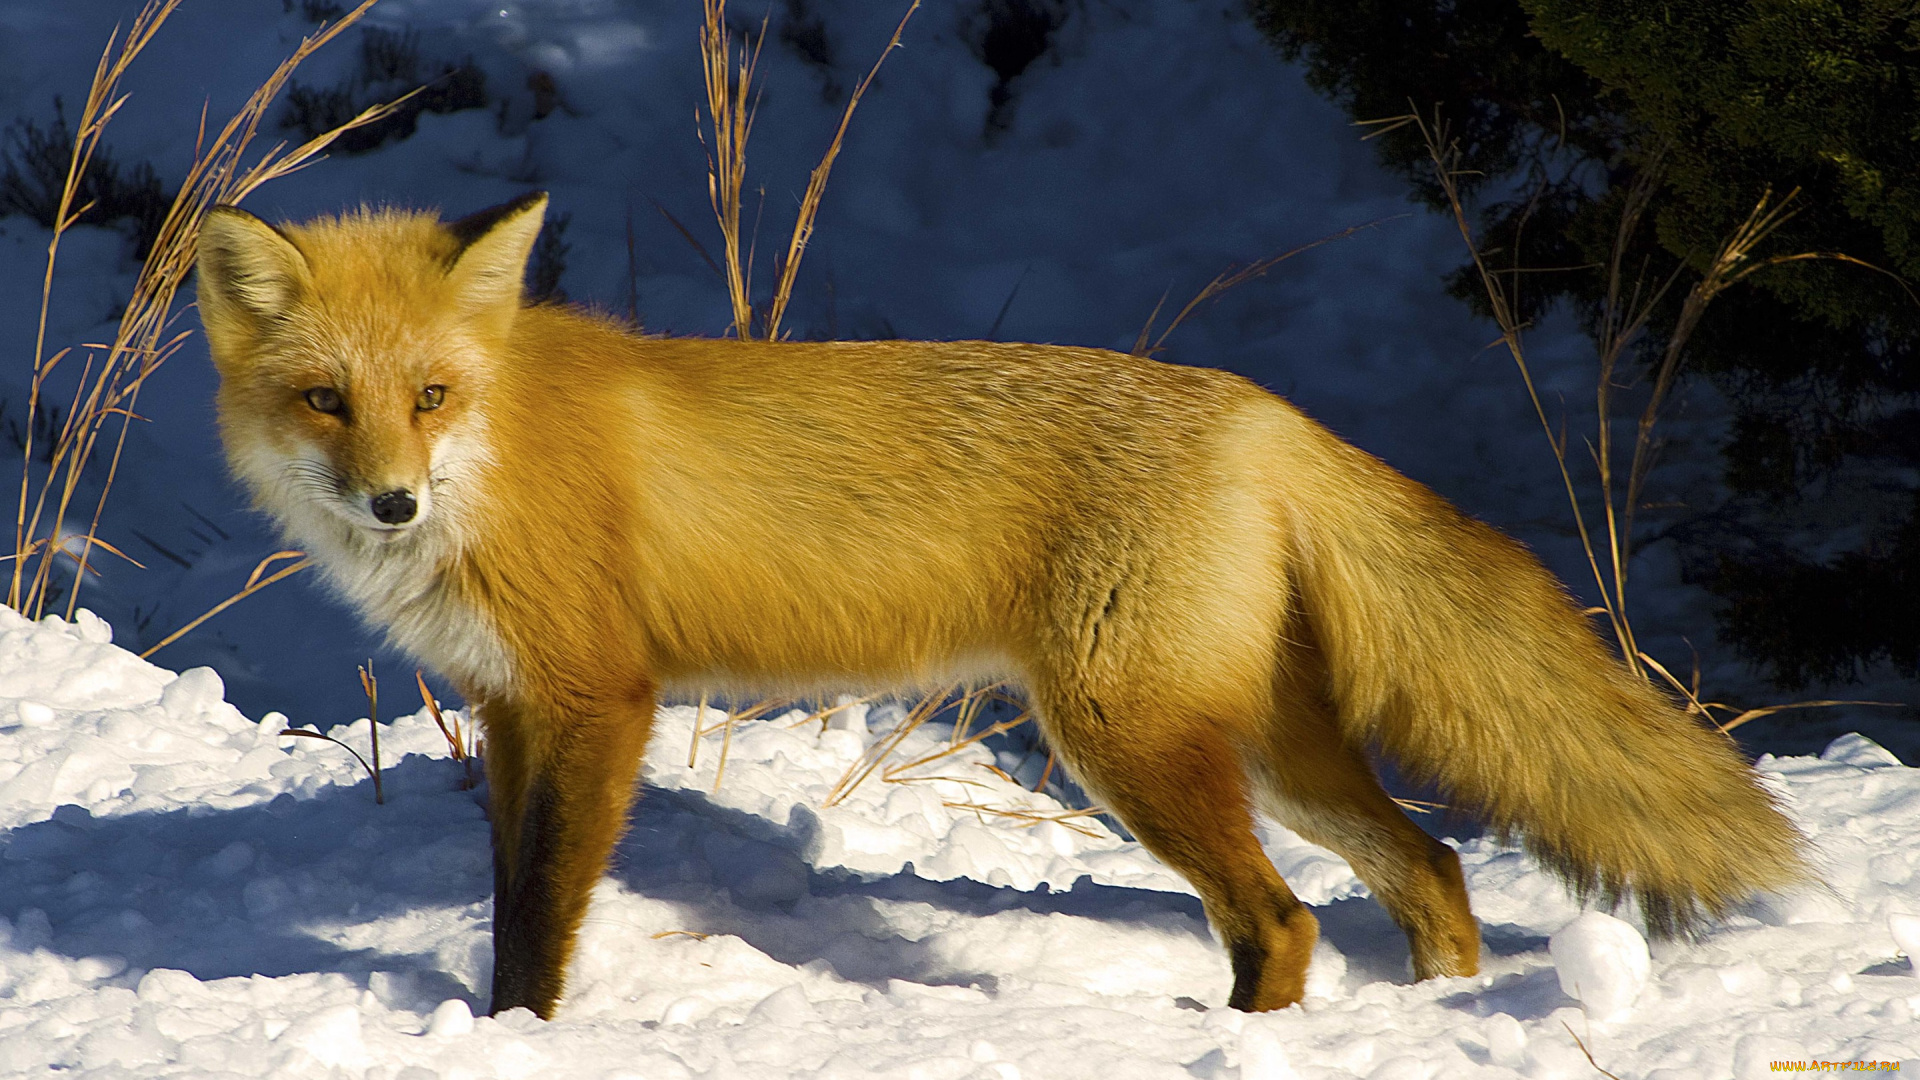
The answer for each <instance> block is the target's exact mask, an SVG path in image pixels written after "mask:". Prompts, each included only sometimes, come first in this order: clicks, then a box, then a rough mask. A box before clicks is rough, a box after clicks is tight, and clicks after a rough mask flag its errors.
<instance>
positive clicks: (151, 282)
mask: <svg viewBox="0 0 1920 1080" xmlns="http://www.w3.org/2000/svg"><path fill="white" fill-rule="evenodd" d="M179 2H180V0H149V2H148V3H147V4H146V6H145V7H143V8H142V9H141V10H140V13H139V14H138V15H137V16H136V17H135V18H134V20H133V22H132V24H131V25H130V26H129V27H128V29H127V31H126V33H125V34H124V35H122V34H121V33H119V32H118V31H117V30H116V31H115V33H114V34H113V35H112V36H110V37H109V39H108V42H107V45H106V48H105V50H104V51H103V52H102V53H101V57H100V62H99V64H98V66H97V67H96V68H95V70H94V73H93V79H92V82H91V84H90V85H89V87H88V91H87V97H86V103H85V105H84V106H83V107H82V108H81V111H80V116H79V121H78V123H77V125H76V127H75V132H74V141H73V154H72V158H71V161H70V164H69V167H68V170H67V176H66V182H65V184H64V186H63V188H62V191H61V196H60V201H59V209H58V213H57V215H56V218H55V221H54V225H53V235H52V238H51V239H50V240H49V241H48V244H47V259H46V270H45V274H44V276H43V278H42V280H41V292H40V311H39V320H38V325H37V329H36V332H35V337H34V354H33V378H32V381H31V383H30V389H29V399H28V415H30V416H31V415H35V410H36V409H37V408H39V407H40V405H41V403H42V400H43V399H45V398H47V397H49V396H50V395H51V394H52V388H51V386H50V381H49V380H50V379H51V377H52V376H53V375H54V373H55V372H56V371H58V370H60V368H61V366H62V364H63V363H64V364H65V365H66V366H67V367H68V368H69V369H70V368H71V367H72V366H74V364H75V363H76V357H75V350H74V349H72V348H65V349H61V350H59V351H58V352H55V353H52V354H51V355H49V354H48V352H47V323H48V311H49V308H50V306H51V301H52V295H53V272H54V266H55V264H56V263H57V261H58V258H59V253H60V244H61V240H62V239H63V238H64V236H65V235H66V233H67V231H68V230H69V229H70V228H72V226H73V225H74V223H75V222H77V221H78V220H79V218H80V215H81V214H83V213H84V212H85V211H86V207H85V206H84V205H76V203H77V198H78V192H79V191H80V190H81V181H82V178H83V177H84V176H85V174H86V170H87V167H88V165H89V163H90V162H92V160H93V158H94V155H95V153H96V151H97V150H98V149H99V147H100V143H101V139H102V137H103V136H104V134H105V131H106V128H107V125H108V124H109V123H110V122H111V121H112V119H113V118H114V116H115V115H116V114H117V113H118V112H119V110H120V107H121V106H122V105H124V104H125V103H126V100H127V98H126V95H125V94H124V93H123V92H122V90H121V84H122V81H123V79H124V78H125V76H126V73H127V71H128V69H129V68H130V67H131V66H132V64H133V62H134V61H135V59H136V58H138V56H139V55H140V53H141V52H142V50H144V49H145V48H146V46H147V45H148V44H149V43H150V42H151V41H152V40H153V36H154V34H155V33H156V32H157V31H158V30H159V29H160V27H161V25H162V24H164V23H165V22H166V20H167V18H168V17H169V16H171V15H172V14H173V12H174V9H175V8H177V7H178V6H179ZM374 2H375V0H364V2H363V3H361V4H360V5H359V6H357V7H355V8H354V9H353V10H352V11H350V12H348V13H347V14H346V15H345V16H343V17H342V18H340V19H339V20H338V21H336V22H334V23H332V24H330V25H327V26H324V27H322V28H321V29H320V30H318V31H317V32H316V33H314V34H313V35H311V36H309V37H306V38H304V39H302V40H301V42H300V44H299V46H298V47H297V48H295V50H294V51H293V53H292V55H290V56H289V57H288V58H287V59H286V60H285V61H283V62H282V63H281V64H280V66H279V67H278V68H277V69H275V71H274V72H273V74H272V75H271V76H269V77H268V78H267V80H266V81H265V82H264V83H262V84H261V85H260V87H259V88H258V89H256V90H255V91H254V93H253V94H252V96H251V97H249V98H248V99H247V102H246V104H245V105H243V106H242V107H241V108H240V110H239V111H238V112H236V113H235V114H234V115H233V116H232V118H230V119H229V120H228V121H227V122H226V123H225V124H224V125H222V126H221V127H220V128H219V129H217V130H215V131H212V132H209V130H208V127H207V117H206V114H205V112H204V110H203V112H202V114H201V118H200V128H199V135H198V137H197V138H196V142H195V149H194V160H193V164H192V166H191V168H190V169H189V170H188V172H187V176H186V178H185V180H184V182H183V183H182V184H181V185H180V190H179V194H178V195H177V196H176V197H175V199H174V202H173V205H172V207H171V208H170V209H169V210H168V212H167V215H166V218H165V220H164V221H163V222H162V224H161V226H160V230H159V234H158V237H157V239H156V240H155V241H154V244H153V247H152V250H151V251H150V252H149V254H148V255H147V258H146V262H145V263H144V264H143V265H142V266H141V269H140V275H139V277H138V279H137V280H136V282H135V285H134V289H133V295H132V297H131V298H130V299H129V300H128V302H127V306H126V309H125V311H124V313H123V314H122V316H121V319H120V323H119V325H118V327H117V328H116V330H115V333H114V337H113V340H112V341H110V342H106V343H101V344H89V345H84V346H81V347H80V351H81V356H80V357H79V358H78V360H77V363H78V365H79V367H80V372H79V377H78V379H77V380H76V382H75V384H74V387H73V390H72V392H71V395H70V396H69V404H68V408H67V411H66V414H65V420H64V422H63V423H62V424H61V426H60V430H59V431H58V432H57V433H56V434H55V435H54V436H53V444H54V445H53V448H52V450H51V452H47V451H45V450H44V449H43V448H36V447H35V446H34V445H33V442H34V433H33V432H32V430H31V428H30V427H29V430H28V432H27V435H26V446H25V447H24V448H23V450H22V454H21V461H22V465H21V472H20V486H19V492H18V499H17V505H16V510H15V515H14V544H13V555H12V561H13V567H12V574H11V577H10V581H9V584H8V588H7V604H8V606H10V607H12V608H13V609H15V610H16V611H19V612H21V613H22V614H25V615H27V616H29V617H31V618H38V617H39V616H40V615H42V614H44V613H45V609H46V607H47V604H48V602H49V597H50V595H51V592H50V590H51V588H52V586H53V585H54V579H53V568H54V565H55V556H56V555H64V556H66V557H68V558H70V559H71V560H73V562H74V564H75V570H74V574H73V581H74V584H73V588H72V589H71V590H69V593H68V596H67V604H66V611H65V613H66V616H67V618H69V619H71V618H72V617H73V613H74V611H75V610H76V607H77V605H78V603H79V594H80V587H81V584H82V583H83V582H84V581H85V580H86V576H87V573H88V572H89V564H90V562H91V560H92V559H93V557H94V549H96V548H99V549H101V550H104V551H107V552H109V553H112V554H116V555H117V554H119V550H118V549H117V548H115V547H114V546H113V545H112V544H110V543H108V542H107V541H105V540H104V539H102V538H101V537H100V535H99V529H100V519H101V515H102V513H103V511H104V510H105V507H106V500H107V495H108V493H109V492H110V491H111V490H112V488H113V482H114V479H115V477H116V475H117V474H118V471H119V466H120V458H121V454H122V453H123V451H124V449H125V446H126V436H127V429H128V424H129V422H130V421H132V420H133V419H135V418H136V416H137V413H136V409H137V406H138V401H139V396H140V390H141V387H142V386H143V385H144V384H145V382H146V380H147V379H148V378H149V377H150V376H152V375H153V373H154V372H155V371H156V370H158V369H159V368H160V366H161V365H162V364H163V363H165V361H166V360H167V359H168V358H169V357H170V356H172V355H173V354H174V352H176V351H177V350H178V349H179V348H180V346H181V344H182V343H183V342H184V341H185V339H186V337H187V335H188V334H189V333H190V331H187V330H181V329H177V328H175V326H174V319H175V318H177V317H178V314H179V312H178V311H176V309H175V300H176V299H177V298H178V294H179V290H180V287H181V284H182V283H183V282H184V281H185V279H186V276H187V273H188V271H189V270H191V269H192V267H193V260H194V253H195V248H196V245H197V243H198V239H199V230H200V222H201V220H202V218H203V217H204V215H205V214H206V211H207V209H208V208H209V207H211V206H214V205H216V204H221V203H237V202H239V201H241V200H242V199H244V198H246V197H247V195H249V194H250V193H252V192H253V191H254V190H255V189H256V188H258V187H260V185H262V184H265V183H267V182H269V181H271V180H274V179H277V178H279V177H282V176H285V175H287V174H288V173H290V172H293V171H295V170H296V169H299V168H301V167H302V166H304V165H306V164H308V163H309V162H311V161H313V160H314V159H315V158H316V157H317V156H319V155H320V154H321V153H322V152H323V151H325V150H326V148H327V146H328V145H329V144H331V143H332V142H333V141H334V140H335V139H337V138H338V137H339V136H340V135H341V133H343V132H345V131H348V130H350V129H352V128H355V127H358V126H361V125H364V124H367V123H371V122H373V121H375V120H378V119H379V118H380V117H382V116H384V115H386V113H387V112H388V111H390V110H391V109H392V108H393V106H394V104H397V103H390V104H388V105H381V106H376V107H374V108H371V109H368V110H366V111H365V112H362V113H361V114H360V115H358V116H356V117H354V118H353V119H352V120H351V121H349V122H348V123H346V124H344V125H342V126H341V127H339V128H336V129H334V130H333V131H329V132H325V133H323V134H321V135H320V136H318V137H316V138H314V139H311V140H308V141H307V142H305V143H302V144H300V145H299V146H296V147H293V148H291V149H289V148H287V146H286V144H284V143H279V144H276V145H274V146H273V147H272V148H270V149H268V150H267V151H265V152H264V153H261V154H259V155H258V156H256V157H254V158H252V159H251V161H249V160H248V157H247V151H248V148H249V146H250V145H251V144H252V142H253V139H254V137H255V135H256V134H257V133H258V131H259V128H260V125H261V123H262V121H263V120H264V119H265V117H266V112H267V109H268V107H269V106H270V105H271V104H272V103H273V101H274V99H275V98H276V97H277V96H278V94H279V93H280V91H281V90H282V89H283V88H284V87H285V86H286V84H287V82H288V80H289V79H290V78H291V76H292V74H293V72H294V70H295V69H296V68H297V67H299V65H300V64H301V63H302V62H303V61H305V60H306V58H307V57H309V56H311V55H312V54H313V52H314V51H315V50H317V49H319V48H320V47H321V46H323V45H325V44H326V43H327V42H329V41H331V40H333V39H334V38H335V37H337V36H339V34H340V32H341V31H342V30H343V29H345V28H346V27H348V26H350V25H352V24H353V23H354V22H356V21H357V20H359V18H360V17H361V16H362V15H364V14H365V13H366V11H367V9H368V8H370V7H372V6H373V3H374ZM115 418H117V419H118V420H119V421H120V423H119V426H118V428H117V429H112V430H109V428H108V422H109V421H110V420H113V419H115ZM103 436H106V437H108V438H109V440H110V442H109V445H110V446H111V448H112V450H111V455H110V457H109V458H108V465H107V473H106V477H105V479H104V481H103V482H102V483H101V485H100V494H99V497H98V499H97V500H96V501H95V502H94V505H93V506H92V508H91V510H90V511H89V510H87V509H85V508H84V507H82V506H80V505H77V499H78V497H79V491H80V487H81V480H82V476H83V470H84V469H85V467H86V465H87V463H88V462H89V461H91V460H93V458H94V456H95V452H96V450H97V449H99V448H100V440H101V438H102V437H103ZM36 452H39V453H40V454H41V455H42V456H44V458H45V459H46V460H45V462H44V463H37V462H36V461H35V456H36ZM82 515H83V516H84V517H85V520H86V523H87V524H86V528H85V531H84V532H82V531H79V530H77V529H70V528H69V526H70V524H71V523H73V522H74V519H75V518H76V517H77V516H82ZM122 557H124V556H122ZM283 576H285V575H284V574H282V575H276V576H274V577H273V578H272V580H273V581H277V580H280V578H281V577H283ZM257 581H258V572H257V571H256V576H255V579H254V582H250V583H249V584H254V583H255V582H257ZM267 583H268V584H270V583H271V582H270V581H269V582H267ZM250 591H251V590H242V592H243V593H249V594H250ZM223 607H224V605H223ZM210 614H211V613H210ZM204 618H205V617H203V618H202V619H201V620H197V621H196V622H195V623H193V624H191V625H194V626H197V625H198V624H199V622H200V621H204ZM190 628H191V626H190V627H189V629H190ZM182 632H184V631H182ZM178 636H179V635H178V634H175V635H172V636H170V637H169V638H168V639H167V640H168V641H172V640H173V639H174V638H175V637H178ZM162 644H165V642H163V643H162ZM158 647H159V646H155V648H158ZM151 651H152V650H149V652H151Z"/></svg>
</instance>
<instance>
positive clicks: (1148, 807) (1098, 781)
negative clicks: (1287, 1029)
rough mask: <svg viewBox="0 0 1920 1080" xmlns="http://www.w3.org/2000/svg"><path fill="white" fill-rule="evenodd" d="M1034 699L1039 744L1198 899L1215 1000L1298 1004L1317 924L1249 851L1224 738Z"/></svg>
mask: <svg viewBox="0 0 1920 1080" xmlns="http://www.w3.org/2000/svg"><path fill="white" fill-rule="evenodd" d="M1038 696H1039V698H1040V699H1041V712H1042V717H1043V722H1044V724H1045V726H1046V730H1047V734H1048V737H1049V738H1050V739H1051V740H1052V741H1053V743H1054V744H1055V746H1056V747H1057V748H1058V749H1059V750H1060V752H1061V754H1062V756H1063V757H1064V758H1065V759H1066V761H1067V763H1068V764H1069V765H1070V766H1072V768H1073V771H1074V774H1075V776H1076V777H1077V778H1078V779H1079V780H1080V781H1081V782H1082V783H1083V784H1084V785H1085V786H1086V787H1087V788H1088V790H1089V791H1091V792H1092V793H1093V794H1094V796H1095V798H1096V799H1098V800H1099V801H1100V802H1101V804H1102V805H1103V806H1105V807H1106V808H1107V809H1108V810H1110V811H1112V812H1113V813H1114V814H1115V815H1116V816H1118V817H1119V818H1120V820H1121V821H1123V822H1125V823H1126V826H1127V828H1128V829H1130V830H1132V832H1133V834H1134V836H1135V837H1137V838H1138V839H1139V840H1140V842H1141V843H1142V844H1144V845H1145V846H1146V848H1147V850H1149V851H1151V852H1153V853H1154V855H1156V856H1157V857H1159V859H1160V860H1161V861H1162V862H1165V863H1166V864H1167V865H1169V866H1171V867H1173V868H1174V869H1175V870H1177V871H1179V872H1180V874H1181V875H1182V876H1184V877H1185V878H1186V879H1187V881H1189V882H1190V883H1192V885H1193V887H1194V888H1195V890H1197V891H1198V892H1199V893H1200V898H1201V900H1202V902H1203V903H1204V904H1205V905H1206V911H1207V918H1208V920H1209V921H1211V922H1212V923H1213V926H1214V929H1215V930H1216V931H1217V932H1218V933H1219V935H1220V937H1221V938H1222V939H1223V940H1224V941H1225V943H1226V946H1227V953H1228V956H1229V958H1230V960H1231V962H1232V965H1233V995H1232V997H1230V998H1229V999H1228V1002H1227V1003H1228V1004H1229V1005H1231V1006H1232V1007H1234V1008H1236V1009H1242V1010H1245V1011H1248V1012H1259V1011H1263V1010H1267V1009H1279V1008H1285V1007H1286V1006H1288V1005H1292V1004H1294V1003H1295V1002H1297V1001H1299V1000H1300V998H1301V995H1302V994H1303V993H1304V992H1305V989H1306V976H1307V962H1308V960H1309V959H1310V958H1311V956H1312V954H1313V946H1314V942H1315V941H1317V940H1318V938H1319V924H1318V922H1316V921H1315V919H1314V917H1313V915H1312V914H1311V913H1309V912H1308V911H1307V909H1306V907H1305V906H1304V905H1302V904H1301V903H1300V901H1299V900H1298V899H1296V898H1295V897H1294V895H1293V891H1292V890H1291V889H1288V888H1287V884H1286V882H1284V881H1282V880H1281V879H1280V875H1279V873H1278V872H1277V871H1275V870H1274V868H1273V863H1272V862H1270V861H1269V860H1268V859H1267V855H1266V852H1265V851H1263V850H1261V847H1260V844H1259V841H1258V839H1257V838H1256V837H1255V835H1254V831H1253V813H1252V804H1251V803H1250V801H1249V799H1248V792H1247V786H1246V776H1245V773H1244V772H1243V770H1242V766H1241V762H1240V758H1239V755H1238V754H1237V753H1235V751H1234V749H1233V747H1232V745H1231V744H1230V743H1229V742H1228V740H1227V739H1226V738H1225V737H1224V736H1223V735H1222V734H1221V733H1220V731H1219V730H1218V729H1217V728H1214V727H1211V726H1209V725H1207V724H1206V723H1204V722H1201V721H1193V720H1182V719H1180V718H1177V717H1174V716H1172V715H1170V714H1158V713H1157V712H1156V711H1154V710H1147V709H1140V708H1132V707H1122V706H1118V705H1116V704H1114V703H1111V702H1103V701H1096V700H1094V699H1093V698H1091V697H1087V696H1084V695H1073V694H1067V693H1060V692H1057V691H1056V692H1053V693H1044V692H1043V693H1041V694H1040V695H1038Z"/></svg>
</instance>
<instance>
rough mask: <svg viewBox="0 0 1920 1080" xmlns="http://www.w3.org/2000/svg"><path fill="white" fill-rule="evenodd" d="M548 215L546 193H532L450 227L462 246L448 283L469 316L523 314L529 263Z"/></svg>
mask: <svg viewBox="0 0 1920 1080" xmlns="http://www.w3.org/2000/svg"><path fill="white" fill-rule="evenodd" d="M546 214H547V193H546V192H544V191H532V192H528V193H527V194H525V195H522V196H520V197H519V198H517V199H515V200H513V201H512V202H508V203H501V204H500V205H499V206H495V207H491V208H489V209H486V210H482V211H480V212H479V213H475V214H468V215H467V216H466V217H463V218H461V219H460V220H458V221H454V222H449V223H448V224H447V225H446V229H447V231H448V232H450V233H452V234H453V237H454V239H455V240H457V241H458V242H459V244H460V253H459V254H458V255H456V256H454V259H453V266H452V268H451V269H449V270H448V271H447V278H448V280H450V281H451V282H452V283H453V287H454V289H455V290H456V291H457V292H458V294H459V295H460V298H461V299H462V300H463V301H464V302H465V303H466V305H467V306H468V308H469V309H470V310H472V311H474V312H499V313H503V314H506V315H508V316H511V314H512V313H513V312H514V311H516V310H518V309H519V307H520V293H521V289H522V284H521V283H522V281H523V280H524V279H525V277H526V273H527V257H528V256H529V255H531V254H532V253H533V242H534V240H535V239H536V238H538V237H539V235H540V226H541V223H542V222H544V221H545V220H546Z"/></svg>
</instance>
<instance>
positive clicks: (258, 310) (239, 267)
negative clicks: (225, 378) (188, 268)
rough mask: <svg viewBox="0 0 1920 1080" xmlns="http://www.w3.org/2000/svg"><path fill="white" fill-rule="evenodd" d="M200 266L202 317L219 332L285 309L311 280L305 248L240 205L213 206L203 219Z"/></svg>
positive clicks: (274, 314)
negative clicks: (302, 251)
mask: <svg viewBox="0 0 1920 1080" xmlns="http://www.w3.org/2000/svg"><path fill="white" fill-rule="evenodd" d="M198 269H199V275H200V284H199V289H200V318H201V321H202V322H204V323H206V324H207V326H208V328H209V329H210V330H211V329H214V328H216V327H217V328H218V329H217V330H215V332H216V333H218V332H221V331H225V330H227V329H229V328H232V329H240V328H241V327H242V326H247V325H251V324H253V323H257V322H259V321H260V320H263V319H270V318H273V317H274V316H276V315H279V314H281V313H283V312H285V311H286V310H287V308H289V307H290V306H292V304H293V303H294V301H295V300H296V299H298V298H299V296H300V293H301V292H302V291H303V290H304V289H305V287H306V285H307V281H308V270H307V258H306V256H305V255H302V254H301V253H300V249H299V248H297V247H294V246H293V242H292V241H291V240H288V239H287V237H286V235H285V234H284V233H282V232H280V230H278V229H276V228H274V227H273V226H271V225H269V224H267V223H266V222H264V221H261V220H260V219H259V218H257V217H254V216H253V215H252V214H249V213H247V212H246V211H245V210H242V209H240V208H239V207H237V206H216V207H213V208H212V209H210V210H208V211H207V216H206V217H205V218H204V219H203V220H202V221H201V222H200V251H199V262H198ZM236 322H238V323H239V324H240V325H239V326H236V325H235V323H236Z"/></svg>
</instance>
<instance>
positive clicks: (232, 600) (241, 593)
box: [94, 540, 313, 660]
mask: <svg viewBox="0 0 1920 1080" xmlns="http://www.w3.org/2000/svg"><path fill="white" fill-rule="evenodd" d="M94 542H95V543H97V544H100V545H101V546H103V547H104V546H106V545H105V542H104V541H100V540H96V541H94ZM288 559H297V560H299V561H298V562H295V563H293V564H292V565H291V566H283V567H281V568H280V569H278V570H276V571H274V572H273V573H271V574H267V567H269V566H272V565H273V564H274V563H277V562H285V561H286V560H288ZM312 565H313V560H312V559H309V558H307V553H306V552H304V551H276V552H274V553H273V554H271V555H269V556H267V557H266V558H264V559H261V560H260V562H259V563H258V564H257V565H256V566H254V568H253V573H251V574H248V575H247V581H246V584H244V585H242V586H240V588H239V589H238V590H237V591H236V592H234V594H233V595H231V596H229V597H227V598H226V599H225V600H222V601H220V602H219V603H217V604H215V605H213V606H212V607H210V608H208V609H207V610H206V611H205V612H204V613H203V614H201V615H200V616H199V617H198V618H196V619H194V620H193V621H191V622H189V623H187V624H186V625H185V626H182V627H181V628H180V629H178V630H175V631H174V632H173V633H171V634H168V635H167V636H166V637H163V638H161V639H160V640H159V642H158V643H156V644H154V645H152V646H149V647H148V648H147V650H146V651H145V652H142V653H141V654H140V659H142V660H145V659H147V658H148V657H150V656H152V655H153V654H154V653H157V652H159V651H160V650H161V649H164V648H166V647H167V646H168V645H171V644H173V643H174V642H176V641H178V640H180V639H181V638H182V637H185V636H186V635H187V634H188V633H190V632H192V631H193V630H194V629H195V628H196V627H198V626H199V625H200V624H201V623H203V622H206V621H207V620H208V619H211V618H213V617H214V616H215V615H218V614H220V613H221V612H223V611H225V610H227V609H228V608H230V607H232V606H233V605H235V604H237V603H239V602H240V601H242V600H245V599H246V598H247V597H249V596H252V595H253V594H254V593H257V592H259V591H260V590H261V589H264V588H266V587H267V586H269V585H271V584H273V583H274V582H276V581H282V580H285V579H286V578H290V577H292V576H293V575H295V574H297V573H299V572H300V571H302V570H305V569H306V568H307V567H309V566H312ZM263 574H264V575H266V576H264V577H263V576H262V575H263Z"/></svg>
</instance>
